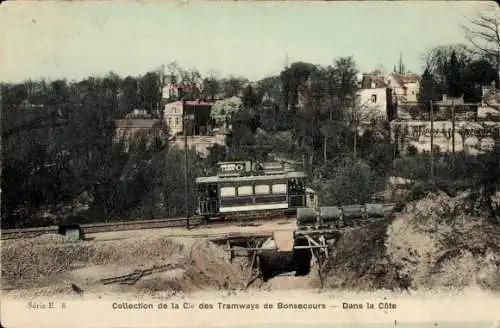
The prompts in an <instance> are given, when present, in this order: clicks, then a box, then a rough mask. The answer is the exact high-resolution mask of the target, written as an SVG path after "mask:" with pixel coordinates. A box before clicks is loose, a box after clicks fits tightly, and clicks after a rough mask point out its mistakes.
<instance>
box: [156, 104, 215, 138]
mask: <svg viewBox="0 0 500 328" xmlns="http://www.w3.org/2000/svg"><path fill="white" fill-rule="evenodd" d="M211 109H212V103H210V102H205V101H201V100H194V101H185V100H184V101H183V100H179V101H174V102H171V103H168V104H166V105H165V110H164V114H163V115H164V120H165V122H166V125H167V127H168V129H169V131H170V132H169V133H170V134H171V135H173V136H175V135H179V134H183V133H184V128H186V133H187V135H189V136H192V135H208V134H210V133H211V130H212V124H211V119H210V112H211Z"/></svg>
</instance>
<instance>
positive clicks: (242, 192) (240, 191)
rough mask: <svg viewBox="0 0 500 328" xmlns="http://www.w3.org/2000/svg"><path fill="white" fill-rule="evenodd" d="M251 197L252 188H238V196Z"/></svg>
mask: <svg viewBox="0 0 500 328" xmlns="http://www.w3.org/2000/svg"><path fill="white" fill-rule="evenodd" d="M251 195H253V187H252V186H240V187H238V196H251Z"/></svg>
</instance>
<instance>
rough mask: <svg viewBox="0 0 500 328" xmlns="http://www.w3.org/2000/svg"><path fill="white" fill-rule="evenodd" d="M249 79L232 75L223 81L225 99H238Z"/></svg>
mask: <svg viewBox="0 0 500 328" xmlns="http://www.w3.org/2000/svg"><path fill="white" fill-rule="evenodd" d="M246 82H248V80H247V79H245V78H241V77H236V76H233V75H231V76H230V77H229V78H227V79H223V80H222V90H223V92H224V97H225V98H231V97H238V96H239V95H240V92H241V90H242V88H243V85H244V84H245V83H246Z"/></svg>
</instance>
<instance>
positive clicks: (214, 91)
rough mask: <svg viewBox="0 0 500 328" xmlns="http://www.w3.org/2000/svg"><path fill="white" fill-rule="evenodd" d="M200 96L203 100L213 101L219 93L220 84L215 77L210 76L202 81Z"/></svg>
mask: <svg viewBox="0 0 500 328" xmlns="http://www.w3.org/2000/svg"><path fill="white" fill-rule="evenodd" d="M202 85H203V87H202V95H203V98H208V99H210V100H212V101H214V100H215V97H216V96H217V95H218V94H219V93H220V92H221V90H222V88H221V84H220V82H219V80H217V78H216V77H215V75H211V76H209V77H206V78H205V79H203V83H202Z"/></svg>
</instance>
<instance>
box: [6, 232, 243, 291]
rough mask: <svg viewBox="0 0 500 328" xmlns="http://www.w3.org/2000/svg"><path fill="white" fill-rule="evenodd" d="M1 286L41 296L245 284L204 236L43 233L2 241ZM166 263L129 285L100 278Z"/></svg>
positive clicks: (239, 269) (183, 289)
mask: <svg viewBox="0 0 500 328" xmlns="http://www.w3.org/2000/svg"><path fill="white" fill-rule="evenodd" d="M2 244H3V245H2V286H4V288H7V289H9V288H12V289H17V290H19V289H32V290H31V291H32V292H35V293H38V294H40V295H44V294H51V293H60V292H63V293H66V292H70V293H71V292H72V288H71V284H74V285H77V286H78V288H80V289H82V290H84V291H93V292H101V291H102V292H138V293H146V294H148V293H153V292H167V293H168V292H171V293H176V292H191V291H196V290H200V289H215V290H221V289H233V288H239V287H241V286H243V282H244V275H243V273H242V271H241V268H240V267H237V266H235V265H232V264H231V263H229V261H228V260H227V254H225V252H224V251H223V250H222V249H220V248H219V247H217V246H215V245H213V244H212V243H210V242H208V241H206V240H195V239H185V238H164V237H163V238H161V237H160V238H148V239H145V238H133V239H125V240H120V241H109V242H100V243H93V242H83V243H81V242H78V243H71V242H68V241H65V240H64V238H63V237H59V236H51V237H49V236H47V237H40V238H33V239H26V240H16V241H10V242H3V243H2ZM162 265H163V266H165V265H170V266H171V269H170V270H166V271H165V270H163V271H162V272H157V273H153V274H150V275H148V276H145V277H143V278H141V279H140V280H138V281H137V282H136V283H135V284H133V285H124V284H119V283H115V284H109V285H106V286H105V285H103V284H102V283H101V281H100V279H104V278H111V277H116V276H120V275H125V274H129V273H131V272H133V271H135V270H137V269H141V270H145V269H148V268H152V267H155V266H156V267H158V266H162Z"/></svg>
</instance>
